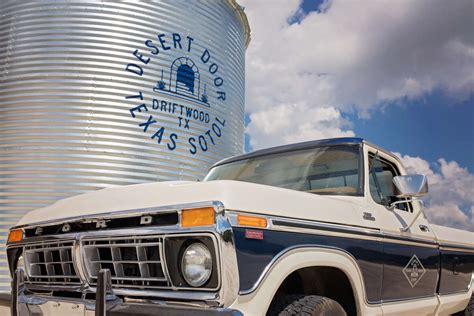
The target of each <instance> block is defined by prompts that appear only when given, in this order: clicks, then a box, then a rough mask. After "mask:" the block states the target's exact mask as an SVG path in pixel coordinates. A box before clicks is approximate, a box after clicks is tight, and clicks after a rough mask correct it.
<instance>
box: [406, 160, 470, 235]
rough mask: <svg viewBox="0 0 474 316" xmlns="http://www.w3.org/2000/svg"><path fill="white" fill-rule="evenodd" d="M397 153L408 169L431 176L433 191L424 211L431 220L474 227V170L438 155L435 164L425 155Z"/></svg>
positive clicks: (410, 171)
mask: <svg viewBox="0 0 474 316" xmlns="http://www.w3.org/2000/svg"><path fill="white" fill-rule="evenodd" d="M397 155H398V156H399V157H400V158H401V159H402V161H403V164H404V165H405V167H406V168H407V172H409V173H422V174H425V175H426V176H427V177H428V185H429V191H430V193H429V195H428V198H427V199H426V201H427V208H426V210H425V214H426V216H427V217H428V218H429V220H430V221H431V222H433V223H436V224H440V225H446V226H451V227H456V228H463V229H467V230H471V231H474V175H473V174H471V173H469V171H468V170H467V169H465V168H461V167H460V166H459V165H458V163H456V162H455V161H449V162H448V161H446V160H445V159H439V160H438V162H437V163H436V164H435V165H434V166H433V167H434V168H432V167H431V166H430V164H429V163H428V162H427V161H426V160H424V159H422V158H419V157H411V156H408V155H405V156H401V155H400V154H397ZM433 169H437V170H439V171H434V170H433ZM461 208H462V209H464V211H463V210H462V209H461Z"/></svg>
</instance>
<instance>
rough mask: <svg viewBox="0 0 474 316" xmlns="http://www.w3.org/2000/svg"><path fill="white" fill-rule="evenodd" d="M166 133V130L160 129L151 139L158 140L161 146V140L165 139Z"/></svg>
mask: <svg viewBox="0 0 474 316" xmlns="http://www.w3.org/2000/svg"><path fill="white" fill-rule="evenodd" d="M164 132H165V128H164V127H162V128H160V129H159V130H158V131H157V132H156V133H155V134H153V135H152V136H151V137H150V138H151V139H155V138H157V140H156V142H157V143H158V144H161V140H162V139H163V133H164Z"/></svg>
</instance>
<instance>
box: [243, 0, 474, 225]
mask: <svg viewBox="0 0 474 316" xmlns="http://www.w3.org/2000/svg"><path fill="white" fill-rule="evenodd" d="M239 2H240V3H241V4H243V5H244V7H245V8H246V13H247V16H248V19H249V23H250V27H251V30H252V40H251V43H250V46H249V47H248V48H247V54H246V112H247V113H246V117H245V122H246V139H245V150H246V151H250V150H255V149H260V148H265V147H271V146H276V145H281V144H287V143H293V142H300V141H307V140H311V139H321V138H330V137H345V136H357V137H362V138H365V139H367V140H368V141H370V142H372V143H375V144H377V145H379V146H381V147H384V148H386V149H388V150H390V151H393V152H396V153H398V154H399V155H400V157H401V159H402V160H403V162H404V164H405V166H406V167H407V169H408V171H409V172H412V173H424V174H426V175H427V176H428V178H429V182H430V190H431V194H430V197H429V198H428V200H427V205H428V208H427V216H428V217H429V218H430V220H431V221H432V222H435V223H438V224H443V225H448V226H453V227H458V228H463V229H469V230H473V231H474V128H473V125H474V77H473V76H472V69H474V55H473V54H472V52H473V51H474V24H473V22H472V10H473V9H474V4H473V3H472V2H469V1H456V2H450V3H449V4H448V3H446V2H439V3H438V4H437V5H436V6H433V5H432V2H430V1H428V0H416V1H411V2H410V1H408V0H407V1H400V2H393V1H390V0H379V1H369V2H367V3H365V5H364V6H361V5H360V3H359V2H357V1H341V0H327V1H320V0H272V1H252V0H240V1H239Z"/></svg>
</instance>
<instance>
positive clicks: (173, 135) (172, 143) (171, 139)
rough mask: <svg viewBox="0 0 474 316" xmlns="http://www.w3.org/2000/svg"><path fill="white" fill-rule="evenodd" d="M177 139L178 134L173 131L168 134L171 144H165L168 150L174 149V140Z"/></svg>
mask: <svg viewBox="0 0 474 316" xmlns="http://www.w3.org/2000/svg"><path fill="white" fill-rule="evenodd" d="M177 139H178V135H176V134H175V133H172V134H171V135H170V141H171V144H167V146H168V149H169V150H175V149H176V140H177Z"/></svg>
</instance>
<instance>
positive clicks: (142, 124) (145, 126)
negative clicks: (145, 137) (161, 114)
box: [138, 115, 156, 132]
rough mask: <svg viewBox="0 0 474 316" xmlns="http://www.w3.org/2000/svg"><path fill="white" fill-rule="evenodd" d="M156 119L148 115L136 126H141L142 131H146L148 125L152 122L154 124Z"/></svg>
mask: <svg viewBox="0 0 474 316" xmlns="http://www.w3.org/2000/svg"><path fill="white" fill-rule="evenodd" d="M155 123H156V120H154V119H153V116H152V115H150V116H149V117H148V120H147V121H146V122H143V123H140V124H138V126H140V127H143V132H146V131H147V130H148V127H149V126H150V125H152V124H155Z"/></svg>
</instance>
